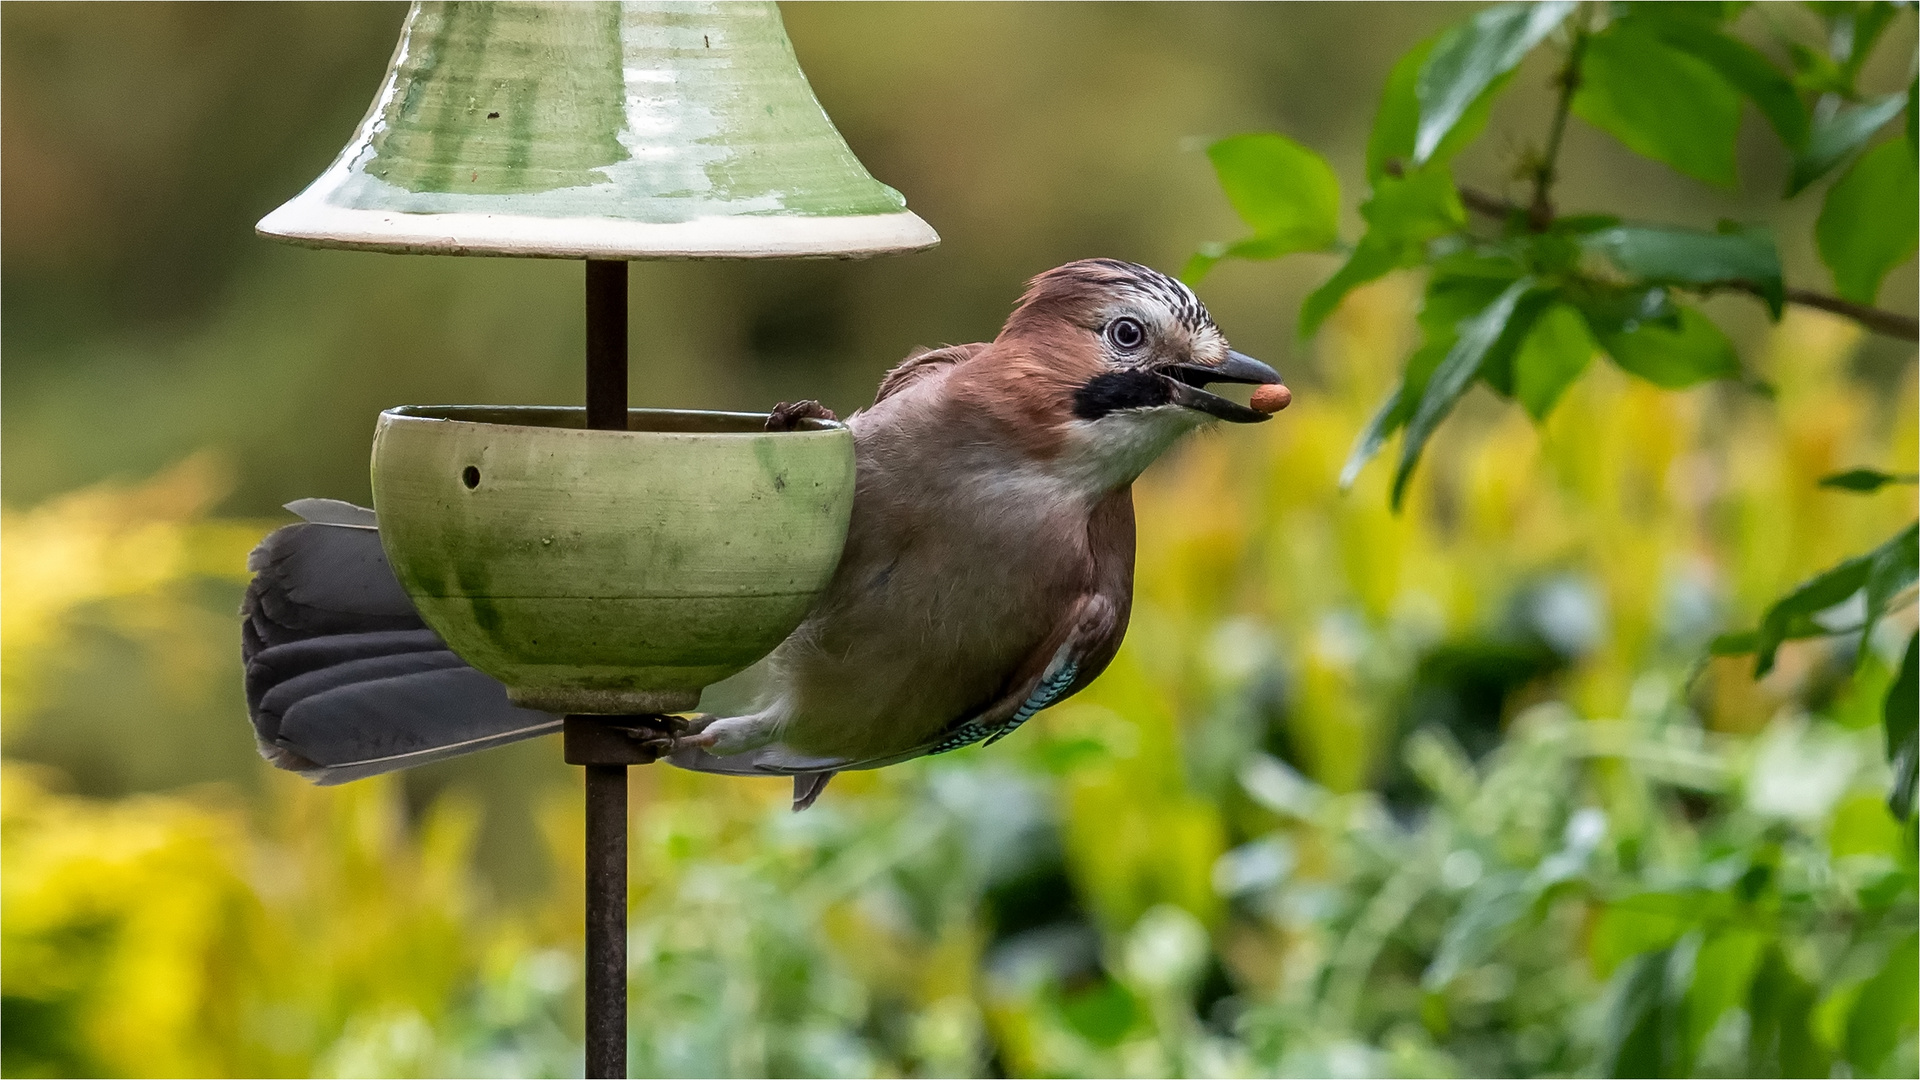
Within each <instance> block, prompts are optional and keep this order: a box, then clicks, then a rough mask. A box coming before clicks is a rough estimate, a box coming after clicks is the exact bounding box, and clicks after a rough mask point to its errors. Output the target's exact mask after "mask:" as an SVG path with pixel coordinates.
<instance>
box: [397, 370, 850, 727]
mask: <svg viewBox="0 0 1920 1080" xmlns="http://www.w3.org/2000/svg"><path fill="white" fill-rule="evenodd" d="M764 420H765V417H764V416H761V415H758V414H753V413H711V412H671V411H665V410H653V409H635V410H632V411H631V413H630V414H629V427H630V430H627V431H597V430H588V429H587V428H586V426H585V414H584V410H581V409H577V408H560V407H543V406H516V407H505V408H502V407H487V406H459V405H455V406H442V405H436V406H406V407H403V408H398V409H389V410H387V411H386V412H384V413H382V414H380V427H379V430H378V432H377V433H376V434H375V435H374V441H373V505H374V509H375V510H376V511H377V512H378V513H379V516H380V541H381V544H382V546H384V547H385V549H386V553H387V559H388V561H389V562H391V563H392V564H393V568H394V571H395V572H396V573H397V574H398V575H399V578H400V583H401V584H402V585H403V586H405V588H406V590H407V592H408V594H409V595H411V596H412V597H413V600H414V603H415V604H416V605H418V606H419V608H420V613H421V615H422V617H423V618H425V619H426V621H427V625H429V626H431V627H433V629H434V630H435V631H437V632H438V633H439V634H440V636H441V637H443V638H445V639H446V641H447V644H448V645H449V646H451V647H452V648H453V650H454V651H455V652H457V653H459V654H460V655H461V656H462V657H463V658H465V659H466V661H467V662H468V663H470V664H472V665H473V666H474V667H477V668H479V669H480V670H482V671H485V672H486V673H488V674H489V675H492V676H494V677H495V678H497V679H499V680H500V681H501V682H504V683H506V685H507V690H508V693H509V694H510V695H511V696H512V698H513V700H514V701H515V702H517V703H519V704H521V705H524V706H527V707H529V708H535V709H544V710H547V711H549V712H556V713H664V712H679V711H684V710H686V709H691V708H693V707H694V706H695V704H696V703H697V702H698V700H699V696H700V691H701V689H702V688H704V687H706V686H707V685H709V684H711V683H714V682H717V681H719V680H720V679H724V678H726V677H727V676H729V675H732V674H734V673H735V672H737V671H739V670H741V669H742V668H744V667H746V666H747V665H749V664H751V663H753V662H754V661H755V660H758V659H759V658H761V657H762V656H765V655H766V654H767V653H768V652H770V651H772V649H773V647H774V646H775V645H778V644H779V643H780V641H781V639H783V638H785V637H786V636H787V634H789V633H791V632H792V631H793V628H794V627H795V626H798V625H799V624H800V620H801V619H802V618H803V617H804V616H805V615H806V613H807V610H808V608H810V607H811V606H812V605H813V603H814V601H815V600H816V599H817V598H818V597H819V595H820V592H821V590H823V589H824V588H826V585H827V581H828V579H830V578H831V577H832V575H833V571H834V567H835V565H836V564H838V562H839V560H840V549H841V547H842V546H843V545H844V544H845V543H846V538H847V520H848V516H849V514H850V513H851V512H852V509H853V477H854V469H853V435H852V433H851V432H849V431H848V430H847V429H846V428H845V427H843V426H841V425H839V424H834V423H828V422H822V421H808V422H806V423H805V424H804V425H803V427H802V428H801V429H800V430H798V431H792V432H778V433H769V432H765V431H762V430H761V423H762V422H763V421H764Z"/></svg>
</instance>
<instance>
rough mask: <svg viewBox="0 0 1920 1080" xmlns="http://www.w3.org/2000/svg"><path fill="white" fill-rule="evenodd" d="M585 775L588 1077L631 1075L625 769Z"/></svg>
mask: <svg viewBox="0 0 1920 1080" xmlns="http://www.w3.org/2000/svg"><path fill="white" fill-rule="evenodd" d="M586 770H587V1076H589V1077H609V1076H611V1077H624V1076H626V1075H627V767H626V766H625V765H588V766H586Z"/></svg>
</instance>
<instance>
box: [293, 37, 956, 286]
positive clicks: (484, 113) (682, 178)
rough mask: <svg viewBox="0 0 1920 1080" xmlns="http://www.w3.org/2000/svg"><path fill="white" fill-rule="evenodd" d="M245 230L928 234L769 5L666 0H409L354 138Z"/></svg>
mask: <svg viewBox="0 0 1920 1080" xmlns="http://www.w3.org/2000/svg"><path fill="white" fill-rule="evenodd" d="M259 231H260V232H261V233H262V234H263V235H266V236H270V237H274V238H277V239H282V240H287V241H290V242H293V243H298V244H307V245H312V246H317V247H342V248H361V249H370V250H376V251H392V252H412V253H420V254H451V255H523V256H546V257H555V258H596V259H638V258H752V257H793V256H846V257H855V256H863V255H876V254H881V253H885V252H894V251H912V250H917V249H920V248H925V247H930V246H932V245H933V244H936V243H938V242H939V237H938V236H936V235H935V234H934V231H933V230H932V229H931V228H930V227H928V225H927V224H926V222H924V221H922V220H920V218H919V217H917V216H915V215H914V214H913V213H911V212H909V211H908V210H907V208H906V200H905V199H903V198H902V197H901V195H900V193H899V192H897V191H895V190H893V189H892V188H890V187H888V186H886V185H885V184H882V183H881V182H879V181H878V180H875V179H874V178H873V177H872V176H871V175H870V174H869V173H868V172H867V170H866V169H865V167H864V166H862V165H861V164H860V161H859V159H857V158H855V157H854V155H853V151H852V150H850V149H849V148H848V147H847V144H846V141H845V140H844V139H842V138H841V137H840V133H839V132H838V131H837V130H835V129H834V126H833V122H832V121H831V120H830V119H828V117H827V114H826V112H825V111H824V110H823V109H822V108H821V107H820V103H819V102H818V101H817V100H815V98H814V96H813V90H812V88H811V87H809V86H808V85H807V80H806V76H805V75H804V74H803V73H802V72H801V70H800V65H799V61H798V60H797V59H796V58H795V56H794V53H793V46H792V44H791V43H790V42H789V41H788V40H787V34H786V30H785V28H784V27H783V26H782V24H781V21H780V13H779V10H778V8H776V7H775V6H774V4H772V3H771V2H767V3H745V2H719V3H715V2H697V3H671V2H661V0H643V2H635V0H628V2H619V3H614V2H590V3H537V2H531V3H529V2H497V3H484V2H478V3H426V2H416V3H415V4H414V5H413V7H412V9H411V11H410V12H409V13H408V15H407V22H406V26H405V29H404V30H403V32H402V34H401V37H400V44H399V46H398V48H396V49H395V51H394V56H393V61H392V63H391V64H390V65H389V67H388V70H387V76H386V81H385V83H384V84H383V85H382V86H381V88H380V92H379V94H378V96H377V97H376V98H375V99H374V103H373V107H372V108H371V109H370V110H369V111H368V113H367V116H366V119H365V120H363V121H361V124H360V128H359V130H358V131H357V132H356V133H355V134H354V137H353V141H352V142H351V143H349V144H348V145H347V148H346V149H345V150H343V151H342V152H341V154H340V156H339V158H337V159H336V160H335V161H334V163H333V165H332V166H331V167H329V168H328V169H327V171H326V172H325V173H324V174H323V175H321V177H320V178H319V179H318V180H316V181H314V182H313V184H312V185H310V186H309V187H308V188H307V189H306V190H305V191H303V192H301V193H300V195H299V196H297V197H296V198H294V199H293V200H292V201H291V202H288V203H287V204H285V205H284V206H281V207H280V208H279V209H277V210H275V211H274V212H273V213H271V214H268V215H267V216H266V217H265V218H264V219H262V220H261V222H260V224H259Z"/></svg>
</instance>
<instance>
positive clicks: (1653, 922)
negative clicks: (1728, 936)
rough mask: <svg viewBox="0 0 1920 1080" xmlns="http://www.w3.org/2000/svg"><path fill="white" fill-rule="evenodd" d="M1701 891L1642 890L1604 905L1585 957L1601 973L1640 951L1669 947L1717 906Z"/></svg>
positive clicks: (1714, 900) (1604, 973)
mask: <svg viewBox="0 0 1920 1080" xmlns="http://www.w3.org/2000/svg"><path fill="white" fill-rule="evenodd" d="M1719 902H1720V901H1719V898H1716V897H1714V896H1712V895H1711V894H1707V893H1701V892H1643V893H1636V894H1634V895H1631V896H1623V897H1621V898H1620V899H1618V900H1615V901H1613V902H1612V903H1610V904H1608V905H1607V906H1606V909H1605V910H1603V911H1602V912H1601V913H1600V918H1599V919H1598V921H1596V922H1595V923H1594V927H1593V935H1592V936H1591V937H1589V938H1588V939H1587V958H1588V959H1589V960H1591V961H1592V962H1593V970H1594V971H1595V973H1597V974H1599V975H1600V976H1601V977H1603V978H1604V977H1606V976H1609V975H1611V974H1612V973H1613V971H1614V969H1615V968H1617V967H1619V966H1620V965H1621V964H1623V963H1625V962H1626V961H1627V960H1629V959H1632V958H1633V957H1635V956H1638V955H1640V954H1642V953H1647V952H1654V951H1656V950H1660V949H1666V948H1671V947H1672V946H1673V944H1674V942H1677V941H1679V940H1680V938H1681V936H1682V935H1684V934H1686V933H1687V932H1688V931H1690V930H1692V929H1694V928H1695V927H1697V926H1699V925H1700V923H1701V921H1702V920H1703V919H1705V918H1706V917H1707V916H1708V915H1709V914H1711V913H1712V911H1713V909H1714V908H1715V907H1717V906H1719Z"/></svg>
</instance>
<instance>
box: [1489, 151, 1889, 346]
mask: <svg viewBox="0 0 1920 1080" xmlns="http://www.w3.org/2000/svg"><path fill="white" fill-rule="evenodd" d="M1460 205H1462V206H1464V207H1466V208H1467V209H1469V210H1471V211H1473V212H1474V213H1476V214H1481V215H1484V216H1486V217H1489V218H1493V219H1494V220H1496V221H1508V220H1510V219H1512V217H1513V216H1514V215H1515V214H1521V213H1525V214H1527V215H1528V224H1529V225H1530V226H1531V225H1532V224H1533V220H1532V212H1531V211H1530V210H1528V209H1526V208H1523V207H1521V205H1520V204H1519V203H1516V202H1513V201H1512V200H1510V199H1503V198H1501V197H1500V196H1498V195H1495V194H1493V193H1492V192H1488V191H1481V190H1479V189H1478V188H1471V187H1467V186H1466V185H1464V184H1463V185H1460ZM1552 223H1553V222H1552V220H1551V219H1549V220H1548V222H1547V224H1549V225H1551V224H1552ZM1714 289H1732V290H1734V291H1737V292H1744V293H1750V294H1752V295H1754V296H1759V297H1765V296H1766V291H1765V290H1763V289H1762V288H1761V287H1760V286H1758V285H1756V284H1754V283H1753V282H1751V281H1724V282H1717V283H1715V284H1713V285H1711V286H1704V287H1703V289H1702V291H1706V292H1711V291H1713V290H1714ZM1785 295H1786V299H1787V302H1788V303H1793V304H1799V305H1800V306H1801V307H1810V308H1819V309H1820V310H1821V311H1830V312H1832V313H1833V314H1835V315H1844V316H1846V317H1847V318H1849V319H1852V320H1853V321H1854V322H1857V323H1859V324H1860V325H1861V326H1864V327H1866V328H1867V329H1869V330H1872V331H1873V332H1874V333H1876V334H1885V335H1886V336H1888V337H1891V338H1899V339H1900V340H1902V341H1914V342H1920V319H1915V318H1914V317H1913V316H1911V315H1901V314H1899V313H1898V312H1893V311H1887V310H1884V309H1882V308H1876V307H1869V306H1867V305H1866V304H1856V303H1854V302H1853V301H1851V300H1843V299H1841V298H1840V297H1838V296H1829V295H1828V294H1826V293H1822V292H1815V291H1814V290H1812V289H1788V290H1787V291H1786V294H1785Z"/></svg>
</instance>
